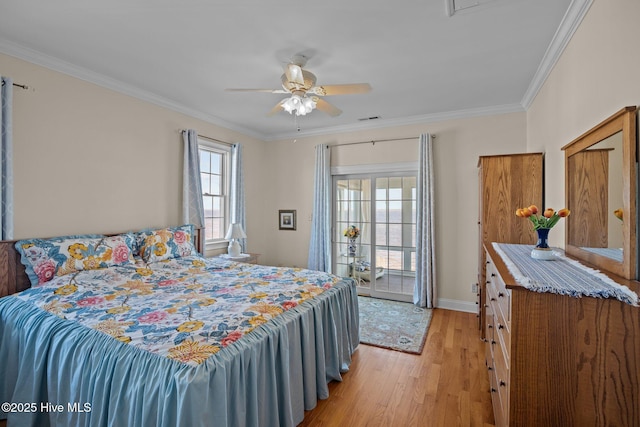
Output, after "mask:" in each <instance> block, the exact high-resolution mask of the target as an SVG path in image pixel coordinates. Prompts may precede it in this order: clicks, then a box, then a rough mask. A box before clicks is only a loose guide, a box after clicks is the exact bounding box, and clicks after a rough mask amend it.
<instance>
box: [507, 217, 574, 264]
mask: <svg viewBox="0 0 640 427" xmlns="http://www.w3.org/2000/svg"><path fill="white" fill-rule="evenodd" d="M570 213H571V211H569V209H567V208H564V209H560V210H559V211H558V212H556V211H554V210H553V209H551V208H547V209H545V210H544V212H542V214H540V213H539V211H538V207H537V206H536V205H531V206H529V207H528V208H519V209H517V210H516V216H518V217H520V218H529V220H530V221H531V223H532V224H533V229H534V230H535V231H536V233H537V235H538V242H537V243H536V246H535V247H534V248H533V250H532V251H531V258H534V259H542V260H552V259H554V255H553V251H552V250H551V248H550V247H549V230H551V229H552V228H553V226H554V225H556V224H557V223H558V221H560V218H566V217H568V216H569V214H570Z"/></svg>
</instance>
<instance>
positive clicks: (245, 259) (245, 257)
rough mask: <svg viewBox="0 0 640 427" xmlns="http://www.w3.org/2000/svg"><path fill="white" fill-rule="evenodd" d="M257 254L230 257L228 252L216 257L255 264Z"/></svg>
mask: <svg viewBox="0 0 640 427" xmlns="http://www.w3.org/2000/svg"><path fill="white" fill-rule="evenodd" d="M259 256H260V254H253V253H248V254H240V256H238V257H232V256H229V255H228V254H221V255H218V257H220V258H224V259H228V260H229V261H235V262H246V263H247V264H257V263H258V257H259Z"/></svg>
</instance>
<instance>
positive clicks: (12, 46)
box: [0, 38, 265, 140]
mask: <svg viewBox="0 0 640 427" xmlns="http://www.w3.org/2000/svg"><path fill="white" fill-rule="evenodd" d="M0 53H3V54H6V55H9V56H13V57H15V58H18V59H22V60H24V61H27V62H30V63H33V64H36V65H40V66H42V67H45V68H48V69H50V70H53V71H57V72H60V73H63V74H67V75H69V76H71V77H75V78H77V79H80V80H84V81H86V82H89V83H93V84H96V85H98V86H101V87H104V88H107V89H111V90H113V91H116V92H119V93H122V94H124V95H127V96H131V97H134V98H137V99H140V100H142V101H145V102H149V103H151V104H154V105H157V106H159V107H163V108H166V109H169V110H172V111H175V112H177V113H181V114H184V115H187V116H189V117H193V118H195V119H199V120H202V121H205V122H207V123H211V124H214V125H216V126H221V127H224V128H226V129H229V130H233V131H236V132H239V133H242V134H243V135H247V136H251V137H253V138H257V139H261V140H264V139H265V135H263V134H260V133H256V132H255V131H253V130H250V129H247V128H244V127H241V126H238V125H236V124H233V123H230V122H227V121H225V120H222V119H220V118H218V117H215V116H212V115H210V114H206V113H203V112H201V111H198V110H195V109H193V108H189V107H187V106H185V105H182V104H180V103H177V102H174V101H172V100H170V99H167V98H164V97H161V96H158V95H156V94H154V93H151V92H148V91H146V90H142V89H140V88H138V87H135V86H132V85H129V84H126V83H123V82H121V81H120V80H116V79H112V78H110V77H107V76H105V75H103V74H100V73H97V72H95V71H91V70H89V69H86V68H83V67H78V66H77V65H74V64H71V63H69V62H66V61H63V60H61V59H58V58H55V57H53V56H50V55H46V54H44V53H42V52H39V51H37V50H34V49H31V48H27V47H24V46H21V45H18V44H16V43H13V42H10V41H8V40H5V39H2V38H0Z"/></svg>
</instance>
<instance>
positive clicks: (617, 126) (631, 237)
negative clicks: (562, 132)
mask: <svg viewBox="0 0 640 427" xmlns="http://www.w3.org/2000/svg"><path fill="white" fill-rule="evenodd" d="M618 132H622V181H623V182H622V192H623V194H622V209H623V218H631V219H632V220H631V221H623V224H622V230H623V247H622V249H623V251H622V262H619V261H616V260H614V259H613V258H608V257H606V256H603V255H599V254H596V253H592V252H590V251H586V250H584V249H582V248H580V247H578V246H573V245H571V244H570V242H571V241H572V240H570V236H569V233H570V231H571V228H570V224H569V223H567V226H566V232H565V252H566V253H567V254H568V255H571V256H573V257H574V258H577V259H579V260H582V261H585V262H587V263H590V264H592V265H594V266H595V267H597V268H600V269H602V270H606V271H608V272H610V273H613V274H615V275H618V276H621V277H623V278H625V279H631V280H635V279H636V278H637V255H636V250H637V249H636V242H637V240H636V236H637V230H636V228H637V224H636V222H637V221H636V182H637V176H636V162H637V157H636V156H637V141H636V107H635V106H632V107H625V108H623V109H622V110H620V111H618V112H617V113H615V114H614V115H612V116H611V117H609V118H608V119H606V120H604V121H603V122H602V123H600V124H599V125H597V126H595V127H594V128H592V129H591V130H589V131H587V132H586V133H584V134H582V135H581V136H579V137H578V138H576V139H575V140H573V141H572V142H570V143H569V144H567V145H565V146H564V147H562V150H564V152H565V198H566V202H567V208H569V209H570V210H573V207H572V206H568V204H569V203H570V200H571V198H570V197H569V195H570V191H571V190H572V189H571V183H572V182H573V181H572V178H573V177H571V176H570V175H569V158H570V157H571V156H573V155H575V154H576V153H579V152H581V151H583V150H586V149H587V148H589V147H591V146H593V145H595V144H597V143H599V142H600V141H603V140H605V139H606V138H608V137H610V136H612V135H614V134H616V133H618ZM571 216H572V215H569V217H567V221H570V219H571Z"/></svg>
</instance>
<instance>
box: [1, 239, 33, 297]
mask: <svg viewBox="0 0 640 427" xmlns="http://www.w3.org/2000/svg"><path fill="white" fill-rule="evenodd" d="M15 243H16V240H4V241H0V297H5V296H7V295H11V294H15V293H17V292H20V291H24V290H25V289H28V288H30V287H31V282H30V281H29V277H27V273H26V272H25V270H24V265H22V263H21V262H20V254H19V253H18V251H17V250H16V248H15V246H14V245H15Z"/></svg>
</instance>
